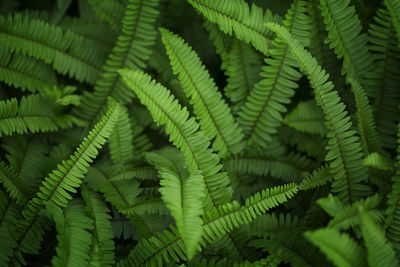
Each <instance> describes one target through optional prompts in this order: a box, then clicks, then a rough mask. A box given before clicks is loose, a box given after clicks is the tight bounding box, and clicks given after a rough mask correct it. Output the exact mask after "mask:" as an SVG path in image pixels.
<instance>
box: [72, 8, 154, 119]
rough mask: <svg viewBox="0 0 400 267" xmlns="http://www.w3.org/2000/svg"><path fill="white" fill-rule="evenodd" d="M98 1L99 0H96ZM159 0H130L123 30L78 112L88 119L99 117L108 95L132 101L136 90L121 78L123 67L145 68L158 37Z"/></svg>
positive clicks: (122, 100)
mask: <svg viewBox="0 0 400 267" xmlns="http://www.w3.org/2000/svg"><path fill="white" fill-rule="evenodd" d="M96 2H97V1H96ZM101 2H103V3H107V2H108V1H101ZM158 4H159V0H130V1H129V4H128V6H127V8H126V11H125V16H124V17H123V20H122V34H121V35H120V36H118V40H117V42H116V45H115V46H114V48H113V50H112V51H111V53H110V55H109V56H108V59H107V62H106V64H105V66H104V68H103V74H102V75H101V77H100V79H98V80H97V82H96V85H95V88H94V92H93V93H86V94H85V95H84V98H83V100H82V105H81V108H80V109H79V111H78V113H79V114H80V115H81V116H82V118H84V119H86V120H89V121H91V120H93V119H96V118H97V117H98V116H99V115H101V114H103V113H104V110H105V106H106V102H107V98H108V97H109V96H111V97H113V98H114V99H115V100H117V101H118V102H120V103H128V102H131V99H132V97H133V96H134V94H133V92H132V91H131V90H129V89H128V88H126V86H125V84H124V83H123V82H122V81H121V79H120V77H119V75H118V72H117V71H118V70H119V69H121V68H131V69H144V68H145V67H146V63H145V62H146V61H147V60H148V59H149V57H150V54H151V50H150V49H149V47H151V46H152V45H153V44H154V43H155V40H156V34H157V32H156V31H155V29H154V24H155V22H156V19H157V17H158V16H159V11H158V10H157V9H156V8H157V6H158Z"/></svg>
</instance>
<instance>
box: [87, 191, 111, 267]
mask: <svg viewBox="0 0 400 267" xmlns="http://www.w3.org/2000/svg"><path fill="white" fill-rule="evenodd" d="M81 194H82V197H83V199H84V200H85V205H86V211H87V213H88V215H89V217H90V218H91V219H92V220H93V231H92V246H91V251H90V253H89V255H90V256H89V259H90V261H89V266H93V267H94V266H112V265H113V264H114V249H115V248H114V241H113V235H114V233H113V229H112V226H111V221H110V219H111V216H110V215H109V213H110V210H109V209H108V207H107V205H106V204H105V203H104V201H103V199H102V197H101V196H100V195H99V194H97V193H95V192H93V191H91V190H89V189H88V188H87V187H86V186H81Z"/></svg>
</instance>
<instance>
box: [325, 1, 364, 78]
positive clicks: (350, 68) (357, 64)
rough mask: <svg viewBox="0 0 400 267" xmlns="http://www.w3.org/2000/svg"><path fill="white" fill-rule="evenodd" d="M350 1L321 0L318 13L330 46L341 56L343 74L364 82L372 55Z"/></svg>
mask: <svg viewBox="0 0 400 267" xmlns="http://www.w3.org/2000/svg"><path fill="white" fill-rule="evenodd" d="M349 3H350V0H320V6H319V8H320V9H321V14H322V16H323V17H324V22H325V24H326V29H327V31H328V38H327V40H329V47H330V48H333V49H334V51H335V54H336V56H337V57H338V58H339V59H341V58H343V69H342V74H343V75H346V78H353V79H355V80H356V81H358V82H359V83H361V84H363V79H364V78H365V75H366V74H367V73H369V72H370V71H371V68H372V57H371V55H370V53H369V51H368V46H367V35H366V34H364V33H361V31H362V26H361V22H360V20H359V18H358V16H357V14H356V13H355V8H354V6H349Z"/></svg>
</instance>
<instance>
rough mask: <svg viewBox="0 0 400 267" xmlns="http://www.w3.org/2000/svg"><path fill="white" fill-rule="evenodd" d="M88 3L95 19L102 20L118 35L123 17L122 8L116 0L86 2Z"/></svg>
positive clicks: (89, 0) (91, 0) (90, 0)
mask: <svg viewBox="0 0 400 267" xmlns="http://www.w3.org/2000/svg"><path fill="white" fill-rule="evenodd" d="M88 3H89V4H90V6H91V7H92V9H93V10H94V12H95V13H96V15H97V17H99V18H100V19H101V20H104V21H105V22H106V23H107V24H108V25H109V26H110V28H111V29H112V30H113V31H114V32H116V33H120V32H121V29H122V24H123V22H122V23H121V18H122V17H123V16H124V9H125V8H124V6H123V4H122V3H121V2H120V1H118V0H88Z"/></svg>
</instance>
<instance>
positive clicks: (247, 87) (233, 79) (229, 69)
mask: <svg viewBox="0 0 400 267" xmlns="http://www.w3.org/2000/svg"><path fill="white" fill-rule="evenodd" d="M222 60H224V58H222ZM223 62H224V63H225V65H226V71H225V74H226V75H227V76H228V78H227V83H228V84H227V85H226V86H225V88H224V92H225V95H226V96H227V97H228V98H229V99H230V100H231V102H232V106H233V108H232V111H233V112H234V113H237V112H238V111H239V110H240V108H241V106H242V105H243V103H244V102H245V100H246V97H247V96H248V95H249V94H250V92H251V90H252V89H253V86H254V85H255V84H256V83H257V82H259V80H260V76H259V73H260V72H261V64H262V61H261V59H260V56H259V55H258V54H257V53H256V51H254V49H253V48H252V47H251V46H250V45H248V44H245V43H244V42H242V41H239V40H234V41H233V44H232V48H231V49H230V51H229V52H228V53H227V56H226V61H223Z"/></svg>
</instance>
